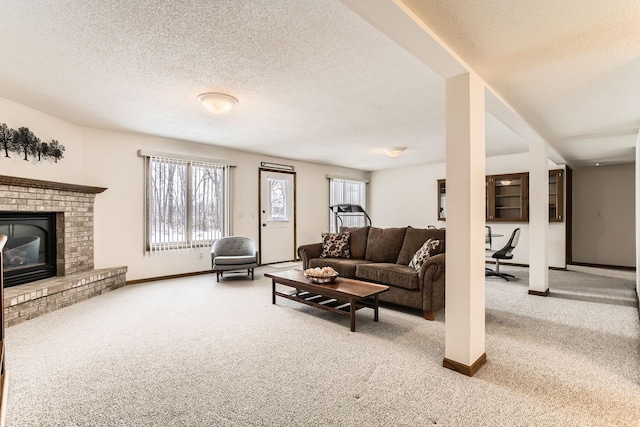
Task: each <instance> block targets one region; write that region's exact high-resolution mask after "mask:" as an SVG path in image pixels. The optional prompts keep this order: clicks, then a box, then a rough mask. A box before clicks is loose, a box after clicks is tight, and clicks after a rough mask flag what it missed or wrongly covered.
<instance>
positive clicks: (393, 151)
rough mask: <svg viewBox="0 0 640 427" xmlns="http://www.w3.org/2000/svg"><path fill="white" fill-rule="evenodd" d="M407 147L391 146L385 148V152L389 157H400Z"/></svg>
mask: <svg viewBox="0 0 640 427" xmlns="http://www.w3.org/2000/svg"><path fill="white" fill-rule="evenodd" d="M406 149H407V147H391V148H385V149H384V150H383V151H384V154H386V155H387V156H389V157H400V156H402V153H404V150H406Z"/></svg>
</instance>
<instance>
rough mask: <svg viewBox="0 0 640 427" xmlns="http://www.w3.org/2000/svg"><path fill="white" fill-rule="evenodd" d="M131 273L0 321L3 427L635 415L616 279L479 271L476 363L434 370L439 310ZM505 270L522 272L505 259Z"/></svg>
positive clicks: (631, 419)
mask: <svg viewBox="0 0 640 427" xmlns="http://www.w3.org/2000/svg"><path fill="white" fill-rule="evenodd" d="M265 269H266V267H265V268H263V269H258V270H257V273H258V274H257V275H256V280H255V281H253V282H252V281H250V280H246V276H244V277H240V276H238V277H235V278H234V277H231V278H229V279H227V280H222V281H221V282H220V283H216V281H215V276H196V277H191V278H187V279H179V280H170V281H163V282H156V283H145V284H138V285H133V286H128V287H125V288H121V289H118V290H116V291H114V292H111V293H108V294H105V295H103V296H100V297H97V298H94V299H91V300H88V301H84V302H82V303H79V304H76V305H74V306H70V307H67V308H65V309H62V310H59V311H56V312H53V313H50V314H47V315H45V316H42V317H40V318H37V319H34V320H31V321H29V322H26V323H23V324H20V325H17V326H15V327H11V328H9V329H8V330H7V342H6V345H7V369H8V375H9V381H10V383H9V402H8V403H9V413H8V425H9V426H10V427H15V426H363V425H371V426H581V427H583V426H617V425H620V426H638V425H639V422H638V420H640V354H639V349H640V326H639V321H638V310H637V308H636V307H635V293H634V290H633V287H634V284H633V282H632V281H630V280H624V279H617V278H607V277H603V276H594V275H588V274H584V273H579V272H558V271H553V272H551V289H552V294H551V295H550V296H549V297H547V298H543V297H534V296H529V295H527V283H526V279H520V280H517V281H513V282H508V283H507V282H504V281H503V280H502V279H491V280H488V281H487V337H486V345H487V356H488V361H487V364H486V365H485V366H484V367H483V368H482V369H481V370H480V371H479V372H478V374H477V375H476V376H475V377H473V378H468V377H465V376H462V375H460V374H457V373H455V372H453V371H450V370H447V369H444V368H442V367H441V364H442V358H443V356H444V311H442V310H441V311H439V312H438V313H437V316H436V320H435V321H433V322H428V321H425V320H423V319H422V317H421V316H420V313H415V312H411V311H402V310H396V309H390V308H388V307H383V308H382V309H381V313H380V322H379V323H374V322H373V321H372V317H373V316H372V311H371V310H367V309H364V310H361V311H359V312H358V325H357V327H358V332H356V333H352V332H350V331H349V327H348V317H346V316H345V317H341V316H340V317H338V316H337V315H335V314H331V313H326V312H322V311H320V310H317V309H314V308H312V307H307V306H304V305H301V304H297V303H295V302H293V301H288V300H280V299H279V300H278V304H277V305H275V306H274V305H272V304H271V296H270V281H269V280H267V279H265V278H264V277H262V275H261V274H259V273H260V272H261V271H267V270H265ZM505 270H507V271H509V272H515V274H516V275H517V276H518V277H526V274H527V272H526V270H525V269H518V268H513V267H511V268H505Z"/></svg>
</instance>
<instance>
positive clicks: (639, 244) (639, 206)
mask: <svg viewBox="0 0 640 427" xmlns="http://www.w3.org/2000/svg"><path fill="white" fill-rule="evenodd" d="M639 271H640V132H638V138H637V139H636V294H637V295H640V274H638V272H639Z"/></svg>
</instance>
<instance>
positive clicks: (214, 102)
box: [198, 92, 238, 114]
mask: <svg viewBox="0 0 640 427" xmlns="http://www.w3.org/2000/svg"><path fill="white" fill-rule="evenodd" d="M198 101H200V103H201V104H202V105H203V106H204V108H206V109H207V110H209V111H211V112H212V113H214V114H224V113H226V112H228V111H230V110H231V109H232V108H233V107H235V106H236V104H237V103H238V100H237V99H235V98H234V97H233V96H231V95H227V94H224V93H217V92H207V93H201V94H200V95H198Z"/></svg>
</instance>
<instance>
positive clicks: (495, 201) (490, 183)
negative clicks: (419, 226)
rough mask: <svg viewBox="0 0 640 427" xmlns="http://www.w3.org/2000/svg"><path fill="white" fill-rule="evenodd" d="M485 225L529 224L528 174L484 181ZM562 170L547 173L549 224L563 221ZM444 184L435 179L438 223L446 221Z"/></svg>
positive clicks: (515, 174) (493, 177)
mask: <svg viewBox="0 0 640 427" xmlns="http://www.w3.org/2000/svg"><path fill="white" fill-rule="evenodd" d="M485 186H486V192H485V194H486V196H485V200H486V203H485V206H486V207H485V209H486V211H485V215H486V219H487V222H500V221H504V222H528V221H529V173H528V172H522V173H511V174H503V175H488V176H487V178H486V181H485ZM563 194H564V171H563V170H562V169H555V170H551V171H549V221H550V222H562V221H564V212H563V205H564V198H563ZM446 196H447V192H446V183H445V180H444V179H439V180H438V220H440V221H444V220H445V219H446V211H447V209H446Z"/></svg>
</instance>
